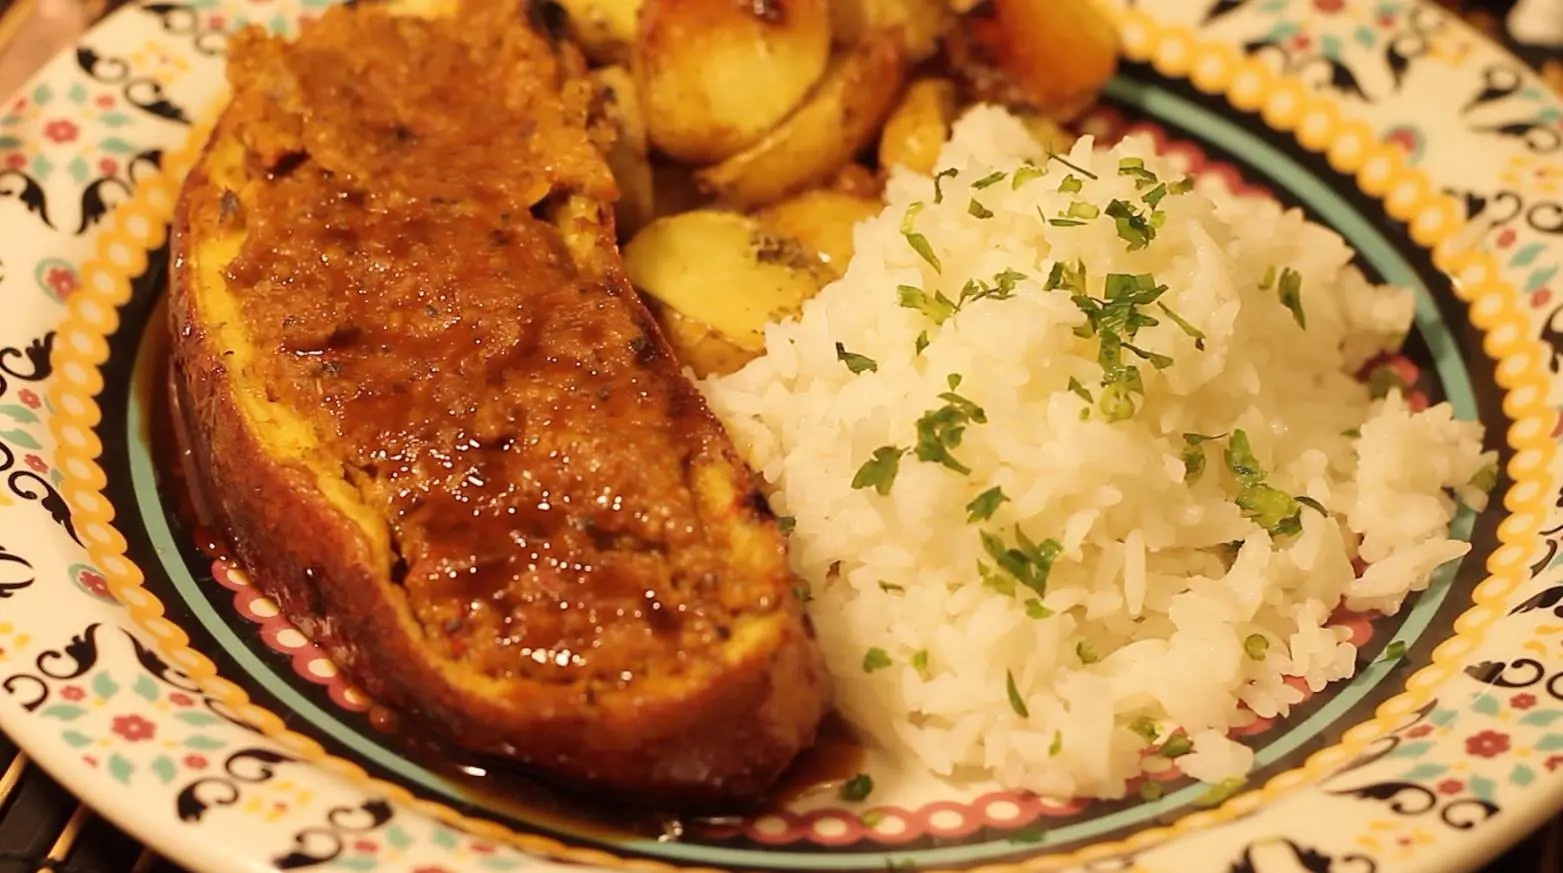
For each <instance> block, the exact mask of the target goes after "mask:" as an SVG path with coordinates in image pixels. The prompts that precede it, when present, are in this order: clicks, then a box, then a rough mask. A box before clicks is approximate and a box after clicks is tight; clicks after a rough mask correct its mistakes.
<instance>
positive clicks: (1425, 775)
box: [1400, 764, 1449, 782]
mask: <svg viewBox="0 0 1563 873" xmlns="http://www.w3.org/2000/svg"><path fill="white" fill-rule="evenodd" d="M1448 771H1449V768H1448V767H1446V766H1444V765H1443V764H1418V765H1416V766H1415V767H1412V768H1411V769H1410V770H1408V771H1406V775H1404V776H1402V777H1400V778H1402V779H1405V780H1406V781H1408V782H1420V781H1422V780H1425V779H1432V778H1433V777H1435V776H1442V775H1443V774H1445V773H1447V772H1448Z"/></svg>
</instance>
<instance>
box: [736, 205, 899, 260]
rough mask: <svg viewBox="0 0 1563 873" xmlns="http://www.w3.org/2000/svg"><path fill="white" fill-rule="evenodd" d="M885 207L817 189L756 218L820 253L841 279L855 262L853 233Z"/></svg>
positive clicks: (776, 231) (764, 211) (773, 229)
mask: <svg viewBox="0 0 1563 873" xmlns="http://www.w3.org/2000/svg"><path fill="white" fill-rule="evenodd" d="M884 207H885V205H884V204H883V203H881V202H879V201H878V200H869V199H867V198H863V197H853V196H852V195H851V194H843V193H841V192H840V191H832V190H829V189H826V188H816V189H814V190H812V191H805V192H804V193H802V194H799V195H798V196H796V197H791V198H788V199H786V200H783V201H782V202H780V203H777V204H776V205H774V206H769V207H766V208H765V209H762V210H760V211H759V212H756V213H755V214H754V217H755V218H757V219H759V220H760V223H761V224H763V225H765V226H766V228H768V229H770V230H771V231H773V232H775V233H776V234H778V235H780V236H784V237H788V238H790V239H795V240H797V241H798V242H799V243H801V244H802V245H803V247H804V248H806V249H808V250H810V251H813V252H816V253H818V254H819V257H820V260H821V261H822V262H823V263H824V264H825V267H826V269H828V270H830V272H831V273H832V274H833V275H835V276H838V277H839V276H841V275H842V274H843V273H845V272H846V271H847V264H848V263H849V262H851V260H852V251H853V249H852V229H853V228H854V227H857V225H858V222H860V221H864V220H865V219H869V218H873V217H874V216H876V215H878V214H879V213H880V211H881V210H883V209H884Z"/></svg>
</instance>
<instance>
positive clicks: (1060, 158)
mask: <svg viewBox="0 0 1563 873" xmlns="http://www.w3.org/2000/svg"><path fill="white" fill-rule="evenodd" d="M1047 159H1048V160H1050V161H1058V162H1059V163H1060V164H1063V165H1064V166H1066V167H1068V168H1069V169H1071V170H1074V171H1075V172H1076V173H1079V174H1080V175H1082V176H1084V177H1086V178H1087V179H1091V180H1093V181H1094V180H1096V179H1098V178H1101V177H1099V176H1097V175H1096V174H1095V173H1093V172H1091V171H1090V170H1087V169H1083V168H1082V167H1081V166H1080V165H1079V164H1075V163H1073V162H1071V161H1070V160H1069V159H1067V158H1065V157H1064V156H1063V155H1061V154H1058V153H1057V152H1048V153H1047Z"/></svg>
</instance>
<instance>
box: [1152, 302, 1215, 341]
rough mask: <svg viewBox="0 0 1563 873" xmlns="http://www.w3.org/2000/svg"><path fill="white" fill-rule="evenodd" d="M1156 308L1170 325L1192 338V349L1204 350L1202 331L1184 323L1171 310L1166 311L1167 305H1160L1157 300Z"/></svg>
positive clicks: (1203, 334) (1181, 318)
mask: <svg viewBox="0 0 1563 873" xmlns="http://www.w3.org/2000/svg"><path fill="white" fill-rule="evenodd" d="M1156 308H1158V309H1160V310H1161V313H1162V314H1163V315H1165V316H1167V317H1168V318H1170V319H1172V323H1173V324H1175V325H1177V326H1178V328H1179V329H1181V330H1182V331H1183V332H1184V333H1186V334H1188V335H1189V336H1190V337H1192V338H1193V340H1194V348H1196V349H1199V350H1200V351H1202V352H1203V351H1204V350H1205V332H1204V331H1202V330H1200V329H1199V328H1197V327H1195V326H1194V325H1192V324H1189V323H1188V322H1187V321H1184V320H1183V317H1182V316H1181V315H1178V314H1177V313H1176V312H1173V311H1172V310H1171V309H1168V308H1167V304H1165V303H1162V302H1161V301H1159V300H1158V301H1156Z"/></svg>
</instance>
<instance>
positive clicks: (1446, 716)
mask: <svg viewBox="0 0 1563 873" xmlns="http://www.w3.org/2000/svg"><path fill="white" fill-rule="evenodd" d="M1459 717H1460V713H1459V712H1457V711H1455V710H1453V709H1435V710H1433V711H1432V712H1430V713H1428V714H1427V723H1428V724H1430V725H1432V726H1433V727H1448V726H1450V725H1452V724H1454V722H1455V719H1457V718H1459Z"/></svg>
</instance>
